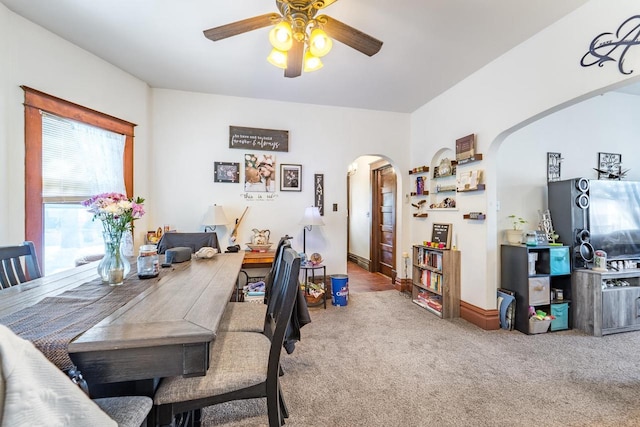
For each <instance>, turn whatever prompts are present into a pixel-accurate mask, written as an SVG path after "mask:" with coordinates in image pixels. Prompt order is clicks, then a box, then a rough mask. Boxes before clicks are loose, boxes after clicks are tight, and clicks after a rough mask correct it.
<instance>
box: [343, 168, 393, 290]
mask: <svg viewBox="0 0 640 427" xmlns="http://www.w3.org/2000/svg"><path fill="white" fill-rule="evenodd" d="M397 194H398V191H397V178H396V169H395V168H394V166H393V164H392V162H390V161H389V159H386V158H384V157H382V156H377V155H366V156H360V157H358V158H357V159H355V160H354V162H353V163H351V165H350V166H349V170H348V173H347V212H348V220H347V259H348V261H351V262H354V263H356V264H358V265H359V266H360V267H362V268H364V269H365V270H367V271H370V272H375V273H381V274H383V275H385V276H387V277H389V281H390V282H391V283H392V284H395V279H396V275H397V274H396V259H397V258H396V252H397V235H396V233H397V231H396V218H397V216H398V215H399V214H398V209H397V207H398V205H399V200H398V196H397Z"/></svg>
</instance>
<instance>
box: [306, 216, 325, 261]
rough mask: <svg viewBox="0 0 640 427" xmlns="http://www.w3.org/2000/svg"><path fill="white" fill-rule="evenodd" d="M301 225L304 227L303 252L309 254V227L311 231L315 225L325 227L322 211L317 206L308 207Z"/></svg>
mask: <svg viewBox="0 0 640 427" xmlns="http://www.w3.org/2000/svg"><path fill="white" fill-rule="evenodd" d="M300 225H304V228H303V234H302V252H303V253H307V227H309V228H308V230H309V231H311V229H312V228H313V226H314V225H324V221H322V217H321V216H320V209H319V208H318V207H317V206H308V207H306V208H304V216H303V217H302V221H300Z"/></svg>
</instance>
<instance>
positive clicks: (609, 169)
mask: <svg viewBox="0 0 640 427" xmlns="http://www.w3.org/2000/svg"><path fill="white" fill-rule="evenodd" d="M621 163H622V154H616V153H598V168H597V169H596V170H597V171H598V179H618V180H619V179H620V178H621V175H622V166H621Z"/></svg>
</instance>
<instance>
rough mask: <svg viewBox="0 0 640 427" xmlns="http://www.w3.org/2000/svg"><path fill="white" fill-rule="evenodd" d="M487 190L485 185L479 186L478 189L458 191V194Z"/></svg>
mask: <svg viewBox="0 0 640 427" xmlns="http://www.w3.org/2000/svg"><path fill="white" fill-rule="evenodd" d="M484 189H485V184H478V186H477V187H476V188H469V189H467V190H457V191H458V193H470V192H472V191H483V190H484Z"/></svg>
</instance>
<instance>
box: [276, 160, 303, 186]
mask: <svg viewBox="0 0 640 427" xmlns="http://www.w3.org/2000/svg"><path fill="white" fill-rule="evenodd" d="M280 191H302V165H285V164H281V165H280Z"/></svg>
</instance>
